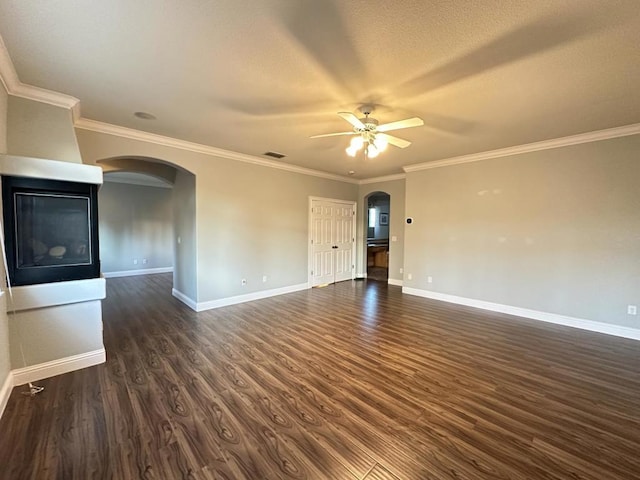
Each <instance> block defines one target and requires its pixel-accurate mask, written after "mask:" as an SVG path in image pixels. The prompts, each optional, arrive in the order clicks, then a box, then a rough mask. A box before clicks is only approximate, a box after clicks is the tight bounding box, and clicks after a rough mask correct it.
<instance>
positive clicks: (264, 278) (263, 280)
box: [262, 275, 268, 283]
mask: <svg viewBox="0 0 640 480" xmlns="http://www.w3.org/2000/svg"><path fill="white" fill-rule="evenodd" d="M267 280H268V278H267V276H266V275H263V276H262V283H267Z"/></svg>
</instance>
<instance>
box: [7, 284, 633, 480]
mask: <svg viewBox="0 0 640 480" xmlns="http://www.w3.org/2000/svg"><path fill="white" fill-rule="evenodd" d="M170 292H171V276H170V275H151V276H147V277H128V278H118V279H109V280H108V281H107V300H106V301H105V302H104V306H103V312H104V323H105V332H104V335H105V344H106V348H107V358H108V361H107V363H106V364H105V365H100V366H97V367H92V368H88V369H84V370H81V371H77V372H73V373H70V374H67V375H61V376H59V377H55V378H51V379H48V380H44V381H42V382H38V383H40V384H42V385H44V386H45V388H46V389H45V391H44V392H43V393H42V394H40V395H38V396H36V397H24V396H22V395H20V391H22V390H24V388H23V387H18V388H16V389H14V391H13V392H12V395H11V398H10V400H9V404H8V406H7V409H6V412H5V414H4V416H3V418H2V420H1V421H0V478H1V479H12V480H13V479H38V480H42V479H82V480H84V479H138V478H144V479H152V478H156V479H181V478H184V479H226V480H230V479H251V480H256V479H340V480H342V479H345V480H348V479H351V480H355V479H359V480H398V479H409V480H412V479H434V480H436V479H437V480H443V479H485V478H486V479H489V478H490V479H545V480H546V479H549V480H559V479H573V480H575V479H585V480H617V479H620V480H622V479H624V480H630V479H636V478H640V369H639V368H638V367H639V366H640V343H638V342H635V341H631V340H625V339H620V338H615V337H609V336H605V335H600V334H594V333H589V332H582V331H579V330H574V329H569V328H563V327H559V326H554V325H548V324H544V323H540V322H534V321H528V320H524V319H517V318H514V317H509V316H507V315H499V314H493V313H490V312H483V311H480V310H474V309H471V308H466V307H458V306H454V305H450V304H446V303H440V302H436V301H431V300H427V299H422V298H418V297H412V296H409V295H402V294H401V291H400V288H398V287H388V286H387V285H386V284H383V283H378V282H372V281H370V282H344V283H341V284H338V285H333V286H329V287H326V288H321V289H313V290H309V291H303V292H298V293H294V294H289V295H283V296H279V297H274V298H270V299H265V300H260V301H256V302H251V303H246V304H242V305H237V306H232V307H227V308H221V309H217V310H211V311H208V312H202V313H199V314H196V313H194V312H192V311H190V310H189V309H188V308H187V307H185V306H184V305H182V304H181V303H180V302H179V301H177V300H175V299H174V298H172V297H171V293H170Z"/></svg>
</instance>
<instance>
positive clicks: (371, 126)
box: [360, 117, 378, 132]
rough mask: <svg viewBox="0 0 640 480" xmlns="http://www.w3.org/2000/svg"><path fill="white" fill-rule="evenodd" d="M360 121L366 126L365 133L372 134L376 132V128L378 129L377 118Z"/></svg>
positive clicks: (366, 118)
mask: <svg viewBox="0 0 640 480" xmlns="http://www.w3.org/2000/svg"><path fill="white" fill-rule="evenodd" d="M360 121H361V122H362V123H363V124H364V127H365V128H364V130H363V131H365V132H372V131H375V129H376V128H378V120H376V119H375V118H371V117H364V118H361V119H360ZM360 130H362V129H360Z"/></svg>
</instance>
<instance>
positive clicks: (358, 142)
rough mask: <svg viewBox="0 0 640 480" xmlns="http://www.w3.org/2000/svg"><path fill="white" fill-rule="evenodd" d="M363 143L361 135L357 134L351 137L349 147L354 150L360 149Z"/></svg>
mask: <svg viewBox="0 0 640 480" xmlns="http://www.w3.org/2000/svg"><path fill="white" fill-rule="evenodd" d="M363 145H364V139H363V138H362V136H361V135H358V136H356V137H353V138H352V139H351V147H350V148H352V149H354V150H360V149H361V148H362V147H363Z"/></svg>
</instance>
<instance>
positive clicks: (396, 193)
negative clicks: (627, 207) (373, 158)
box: [356, 179, 405, 280]
mask: <svg viewBox="0 0 640 480" xmlns="http://www.w3.org/2000/svg"><path fill="white" fill-rule="evenodd" d="M373 192H385V193H388V194H389V196H390V197H391V198H390V202H391V205H390V207H391V210H390V212H389V278H390V279H392V280H402V273H400V269H401V268H403V266H404V217H405V180H404V179H399V180H389V181H385V182H377V183H367V184H364V185H360V188H359V190H358V237H357V245H358V253H357V263H356V272H358V275H359V276H362V275H364V274H365V273H366V264H367V263H366V258H365V256H366V254H367V250H366V242H367V235H366V222H367V219H366V206H367V202H366V200H365V198H366V197H367V196H368V195H369V194H371V193H373ZM394 236H395V237H396V241H395V242H394V241H392V237H394Z"/></svg>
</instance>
